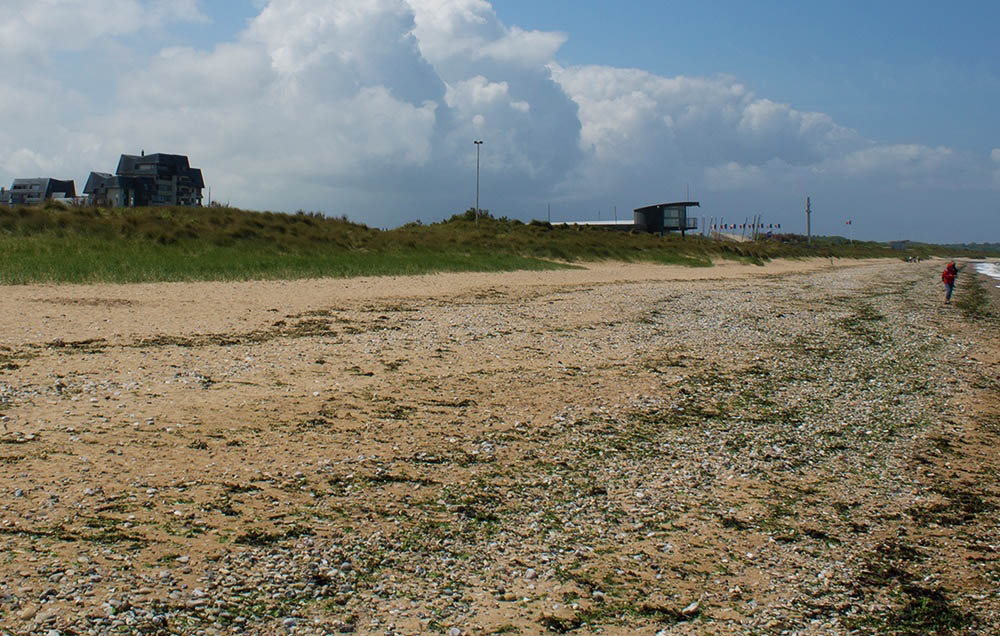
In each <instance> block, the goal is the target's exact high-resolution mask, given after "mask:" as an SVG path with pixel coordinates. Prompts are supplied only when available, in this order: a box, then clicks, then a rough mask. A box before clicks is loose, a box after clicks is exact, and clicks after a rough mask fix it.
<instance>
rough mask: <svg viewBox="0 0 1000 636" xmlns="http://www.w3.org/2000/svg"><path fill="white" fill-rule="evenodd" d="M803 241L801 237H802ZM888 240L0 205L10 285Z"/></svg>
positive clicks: (520, 265)
mask: <svg viewBox="0 0 1000 636" xmlns="http://www.w3.org/2000/svg"><path fill="white" fill-rule="evenodd" d="M799 238H801V237H799ZM900 254H901V253H900V252H893V251H891V250H889V249H888V247H887V246H886V245H884V244H878V243H858V242H855V243H852V244H845V243H843V242H842V241H840V240H839V239H836V238H834V239H814V244H813V245H811V246H807V245H805V244H804V241H801V240H797V239H796V237H794V236H791V237H789V236H786V237H782V239H781V240H780V241H779V240H769V241H760V242H756V243H731V242H722V241H713V240H707V239H705V238H703V237H700V236H689V237H687V239H686V240H685V239H682V238H681V237H680V236H678V235H671V236H666V237H659V236H655V235H649V234H630V233H626V232H621V231H614V230H610V229H607V228H599V227H579V226H558V225H555V226H554V225H550V224H548V223H543V222H538V221H532V222H531V223H522V222H520V221H516V220H510V219H506V218H499V219H497V218H493V217H492V216H490V215H489V214H488V213H487V214H486V215H485V216H484V217H482V218H480V219H479V221H478V223H477V222H476V220H475V216H474V215H473V213H472V211H471V210H470V211H468V212H466V213H464V214H459V215H455V216H453V217H452V218H451V219H448V220H447V221H443V222H440V223H433V224H429V225H423V224H421V223H419V222H416V223H410V224H408V225H404V226H402V227H400V228H396V229H393V230H378V229H373V228H369V227H367V226H365V225H361V224H358V223H352V222H349V221H348V220H347V219H346V218H330V217H326V216H323V215H322V214H319V213H315V212H313V213H304V212H299V213H296V214H284V213H274V212H249V211H244V210H238V209H235V208H228V207H218V208H180V207H177V208H135V209H122V208H117V209H107V208H95V207H80V208H77V207H73V208H67V207H65V206H63V205H61V204H58V203H48V204H46V205H43V206H32V207H29V206H18V207H14V208H4V209H0V284H24V283H31V282H73V283H79V282H146V281H183V280H248V279H282V278H289V279H290V278H309V277H350V276H361V275H369V276H385V275H402V274H419V273H429V272H446V271H509V270H515V269H522V270H523V269H554V268H560V267H570V266H571V265H570V264H571V263H574V262H588V261H589V262H593V261H600V260H616V261H624V262H652V263H664V264H668V263H669V264H682V265H689V266H705V265H710V264H711V263H712V262H713V261H715V260H720V259H737V260H742V261H745V262H752V263H762V262H764V261H766V260H768V259H771V258H776V257H803V256H831V257H832V256H840V257H872V256H887V257H898V256H900Z"/></svg>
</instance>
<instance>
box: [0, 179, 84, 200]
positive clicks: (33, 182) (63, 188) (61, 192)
mask: <svg viewBox="0 0 1000 636" xmlns="http://www.w3.org/2000/svg"><path fill="white" fill-rule="evenodd" d="M74 197H76V184H74V183H73V180H72V179H70V180H68V181H64V180H61V179H50V178H47V177H39V178H37V179H14V183H13V184H11V186H10V190H6V189H4V188H0V203H2V204H6V205H30V204H33V203H42V202H43V201H47V200H48V199H72V198H74Z"/></svg>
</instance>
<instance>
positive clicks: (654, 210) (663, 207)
mask: <svg viewBox="0 0 1000 636" xmlns="http://www.w3.org/2000/svg"><path fill="white" fill-rule="evenodd" d="M700 205H701V204H700V203H698V202H697V201H675V202H673V203H657V204H656V205H647V206H646V207H642V208H636V209H635V210H634V213H635V229H636V230H639V231H642V232H650V233H653V234H663V233H664V232H676V231H679V232H680V233H681V235H682V236H683V235H684V233H685V232H687V231H688V230H697V229H698V219H697V218H694V217H691V218H688V214H687V209H688V208H695V207H699V206H700Z"/></svg>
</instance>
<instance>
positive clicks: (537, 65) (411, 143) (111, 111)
mask: <svg viewBox="0 0 1000 636" xmlns="http://www.w3.org/2000/svg"><path fill="white" fill-rule="evenodd" d="M208 6H209V5H207V4H204V3H199V2H197V1H196V0H173V1H169V0H92V1H90V2H83V1H82V0H9V1H8V2H6V3H5V4H4V6H3V7H2V8H0V62H8V64H7V66H8V69H9V70H8V75H9V76H10V79H11V80H13V81H9V82H8V84H7V87H8V88H7V90H5V91H3V92H0V118H2V119H3V121H4V123H5V126H4V127H3V129H2V130H0V157H2V158H3V159H2V160H0V178H2V179H4V180H9V179H10V178H13V177H16V176H42V175H44V174H46V173H53V174H51V175H50V176H56V177H60V178H67V177H71V176H73V175H72V174H68V173H74V172H75V173H76V178H77V179H85V178H86V174H87V172H88V171H89V170H103V171H109V170H113V168H114V166H115V164H116V162H117V158H118V155H119V154H120V153H122V152H138V151H139V149H140V148H142V149H145V150H146V151H148V152H176V153H183V154H187V155H189V156H190V158H191V161H192V164H193V165H195V166H198V167H201V168H202V169H203V170H204V171H205V176H206V179H207V180H208V182H209V184H211V185H212V187H213V191H214V194H215V196H216V198H220V197H221V198H223V199H224V200H229V201H231V202H232V203H234V204H238V205H244V206H247V207H253V208H271V209H284V210H294V209H297V208H306V209H318V210H325V211H327V212H330V213H334V214H340V213H348V214H349V215H350V216H351V217H352V218H355V219H357V220H361V221H365V222H369V223H372V224H375V225H394V224H397V223H402V222H406V221H409V220H412V219H414V218H424V219H425V220H426V219H428V218H440V217H442V216H447V215H449V214H452V213H454V212H457V211H460V210H462V209H464V208H466V207H468V206H469V205H471V203H472V193H473V190H472V186H473V182H472V179H473V169H474V157H475V146H473V144H472V141H473V139H482V140H483V141H485V143H484V145H483V146H482V147H481V152H482V157H481V159H482V165H481V167H482V177H483V178H482V194H483V196H482V202H483V205H484V207H487V208H491V209H493V211H494V212H497V213H500V214H507V215H511V216H518V217H521V218H527V217H530V216H538V215H539V213H540V212H541V211H542V210H544V204H545V203H546V202H550V201H551V202H553V203H557V204H559V205H560V206H561V207H562V208H563V209H567V210H570V212H569V213H568V214H567V215H566V216H581V213H577V212H574V211H578V210H579V211H582V210H588V211H593V210H594V209H595V208H597V207H602V206H603V207H605V208H607V207H610V205H611V204H618V205H619V207H621V208H623V210H624V209H627V208H628V207H629V206H633V205H640V204H648V203H654V202H657V201H662V200H667V199H673V198H681V197H682V196H684V195H685V194H686V193H685V191H684V190H685V189H686V187H687V186H690V187H691V188H692V189H693V190H694V192H695V193H696V194H697V197H696V198H700V199H702V200H703V205H705V206H706V207H710V206H712V205H717V206H720V207H721V206H730V207H732V206H738V205H742V204H743V202H744V201H749V200H753V201H755V203H754V204H753V205H755V206H758V207H759V206H764V205H769V204H774V203H775V202H776V201H778V199H777V197H778V196H779V195H780V193H787V195H788V197H789V198H790V199H794V200H795V201H796V202H797V201H798V200H799V199H800V198H804V194H805V193H807V192H810V191H811V192H819V193H822V192H823V191H824V189H826V191H828V192H830V193H833V192H840V193H851V195H856V196H857V197H858V199H859V200H865V199H867V198H869V197H875V196H885V197H889V196H890V195H892V194H894V193H897V192H900V191H912V192H916V193H918V194H914V195H913V199H912V201H913V202H915V204H920V203H921V197H920V196H919V193H920V192H924V191H926V189H927V188H932V187H933V188H938V189H950V190H953V191H955V190H958V189H967V190H970V191H982V190H984V189H989V188H995V187H998V185H1000V166H998V164H1000V148H997V149H993V151H992V153H991V155H990V158H991V161H985V160H984V159H983V158H982V157H981V156H980V157H979V158H975V157H972V156H970V155H967V154H966V153H963V152H961V151H959V150H956V149H953V148H949V147H943V146H931V145H924V144H921V143H919V142H915V143H882V142H880V141H879V140H877V139H866V138H864V137H863V136H862V135H860V134H859V133H858V132H857V131H855V130H852V129H851V128H849V127H846V126H843V125H840V124H838V123H837V122H836V121H834V119H833V118H832V117H830V116H829V115H828V114H826V113H823V112H810V111H806V110H802V109H799V108H796V107H795V105H794V104H788V103H783V102H781V101H777V100H774V99H770V98H768V97H767V96H764V95H758V94H756V93H755V91H754V90H752V89H751V88H749V87H748V86H747V85H746V83H745V82H744V81H741V80H740V79H739V78H735V77H731V76H727V75H716V76H711V77H689V76H683V75H681V76H676V77H664V76H660V75H656V74H654V73H651V72H648V71H645V70H642V69H624V68H615V67H610V66H601V65H587V66H572V65H566V64H560V63H559V62H558V61H557V57H558V55H559V51H560V48H561V47H562V46H563V44H564V43H565V42H566V40H567V37H569V36H567V34H564V33H559V32H549V31H536V30H530V29H527V28H524V27H523V26H519V25H506V24H504V23H502V22H501V21H500V20H499V19H498V18H497V15H496V13H495V11H494V10H493V6H492V5H491V4H490V3H489V2H487V1H486V0H272V1H270V2H258V3H257V4H256V5H255V6H259V8H260V12H259V14H258V15H257V16H256V17H255V18H253V19H252V20H251V21H249V23H248V24H247V26H246V28H245V29H244V30H243V31H242V32H241V33H239V34H238V35H237V36H236V37H234V38H233V39H231V40H230V41H226V42H218V43H216V44H214V45H213V46H211V47H209V48H207V49H204V48H193V47H190V46H167V47H165V48H162V49H161V50H159V51H158V52H156V53H155V54H152V55H151V56H145V57H143V55H140V54H139V53H138V52H136V51H133V50H131V49H130V48H129V47H130V46H132V45H133V44H134V42H133V40H134V38H133V36H135V35H137V34H142V33H144V32H145V31H147V30H150V29H158V30H160V31H161V32H162V33H165V34H166V36H164V40H165V41H168V42H169V41H170V39H169V33H170V30H171V29H172V28H179V26H178V25H183V24H186V23H190V22H193V21H204V20H206V19H208V18H207V17H206V16H205V10H206V9H205V7H208ZM109 15H114V16H115V19H114V20H107V19H106V18H107V16H109ZM130 38H131V39H130ZM60 51H63V52H65V51H70V52H79V53H80V54H81V55H86V56H88V59H90V57H91V54H92V53H93V54H94V55H93V56H92V58H93V59H94V60H95V61H94V63H93V64H92V65H90V66H91V67H93V68H89V67H88V68H87V69H86V70H87V76H86V78H85V79H79V78H75V77H74V76H72V75H71V74H69V73H63V72H61V71H60V69H59V67H58V65H57V64H54V62H53V60H54V59H55V58H53V57H52V56H53V55H58V54H59V52H60ZM98 53H99V54H98ZM15 61H16V63H15ZM28 78H35V79H34V80H33V81H27V80H28ZM829 198H832V195H831V196H830V197H829ZM817 200H818V201H819V200H822V197H821V196H820V197H818V198H817ZM713 202H714V203H713ZM796 205H798V203H796ZM873 205H874V204H873ZM564 218H565V217H564ZM734 218H735V215H734Z"/></svg>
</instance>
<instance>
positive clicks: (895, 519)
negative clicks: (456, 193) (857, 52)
mask: <svg viewBox="0 0 1000 636" xmlns="http://www.w3.org/2000/svg"><path fill="white" fill-rule="evenodd" d="M939 269H940V267H939V266H938V264H937V263H934V262H931V263H921V264H912V263H901V262H898V261H885V262H863V263H852V262H846V261H845V262H841V261H837V262H834V263H826V262H821V263H816V262H810V263H803V264H802V265H801V266H796V265H795V264H791V265H786V266H784V267H782V268H779V269H774V270H769V269H767V268H755V267H754V266H745V271H741V272H739V273H737V274H735V275H733V274H732V273H731V272H732V269H729V270H719V271H720V272H722V271H725V272H729V273H727V274H726V275H722V274H720V275H719V276H718V277H713V275H712V273H711V270H692V271H696V272H697V276H693V277H692V278H694V280H685V278H684V274H683V270H681V271H680V273H676V274H671V275H670V276H662V277H661V276H659V275H658V274H657V273H656V271H657V270H656V268H654V267H652V266H626V265H622V266H617V267H614V266H610V265H609V266H602V267H601V268H595V269H594V272H595V273H594V274H593V276H591V277H590V278H588V273H587V272H586V271H582V272H576V273H569V274H559V273H556V272H553V273H532V274H530V275H529V274H524V275H523V276H524V277H526V278H525V280H522V279H521V278H519V276H521V275H503V274H499V275H470V277H469V278H468V279H466V280H467V281H469V280H471V281H475V282H474V283H468V282H466V283H465V284H464V285H461V286H460V285H456V286H455V287H454V288H452V289H450V290H449V289H441V288H440V285H441V283H440V281H441V279H435V278H434V277H420V278H415V279H412V280H410V279H393V280H392V281H385V282H384V283H383V282H380V281H379V279H372V282H371V288H370V289H366V290H365V291H364V293H351V294H347V293H340V292H338V289H340V288H341V286H342V285H341V283H338V282H336V281H325V282H324V281H303V282H300V283H295V282H290V283H287V284H285V283H269V284H261V286H258V287H253V286H244V287H239V289H240V290H258V292H257V293H255V294H250V292H249V291H247V292H246V294H245V295H243V294H244V292H242V291H241V292H240V293H239V294H235V295H232V294H233V292H232V290H233V289H234V287H233V286H230V287H228V288H226V287H225V285H224V284H221V283H220V284H213V285H202V286H201V287H196V289H198V290H199V291H198V292H197V293H192V292H191V290H192V289H193V288H192V287H191V286H185V285H186V284H164V285H161V286H135V287H129V286H115V287H110V286H102V287H94V288H90V287H87V286H71V287H65V288H59V287H47V286H39V287H36V288H18V289H17V290H16V293H12V294H9V295H8V297H7V298H6V299H4V300H2V301H0V312H2V313H3V314H4V315H5V316H6V318H4V320H5V321H6V322H5V323H4V329H5V331H4V333H3V337H2V339H0V367H2V369H3V372H2V375H0V414H2V416H0V417H2V428H0V490H2V492H3V493H4V495H5V496H4V497H3V502H2V506H0V537H2V540H3V544H4V551H3V556H2V558H0V633H6V634H47V635H56V634H62V635H69V634H139V633H145V634H303V635H306V634H338V633H358V634H385V635H394V634H447V635H449V636H460V635H473V634H475V635H485V634H541V633H575V634H594V633H602V634H623V635H624V634H647V635H649V636H653V635H654V634H656V635H668V634H669V635H673V634H798V635H800V636H804V635H813V634H815V635H820V634H824V635H825V634H894V633H895V634H923V633H938V634H982V633H995V632H1000V591H998V590H1000V587H998V583H1000V561H998V559H997V550H998V547H1000V524H998V521H1000V510H998V508H997V505H998V504H1000V486H998V484H997V480H996V476H997V474H998V471H1000V457H998V456H997V453H996V451H995V449H996V445H997V442H998V441H1000V426H998V425H997V422H998V421H1000V418H998V415H1000V391H998V389H1000V343H998V341H997V339H996V338H995V333H996V325H997V323H996V321H995V315H996V314H995V313H994V314H992V315H993V316H994V318H983V317H982V316H979V317H978V318H976V319H973V318H971V317H968V316H966V315H963V313H962V311H961V310H960V308H959V307H957V306H954V305H952V306H944V305H943V304H942V302H941V301H942V293H941V290H940V289H939V287H940V285H939V278H938V270H939ZM671 271H674V270H671ZM561 276H562V277H561ZM547 277H548V278H547ZM431 280H436V281H437V282H434V283H429V282H428V281H431ZM445 280H454V281H458V280H461V276H460V275H452V278H448V279H445ZM525 281H528V282H525ZM234 285H235V284H234ZM428 285H429V287H427V289H424V288H423V287H422V286H428ZM212 290H219V291H218V293H217V294H216V293H213V292H212ZM223 290H225V291H223ZM140 292H141V293H140ZM962 293H963V287H962V286H961V285H960V286H959V290H958V294H959V299H961V294H962ZM226 294H229V295H226ZM208 312H216V313H215V314H212V315H208Z"/></svg>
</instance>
